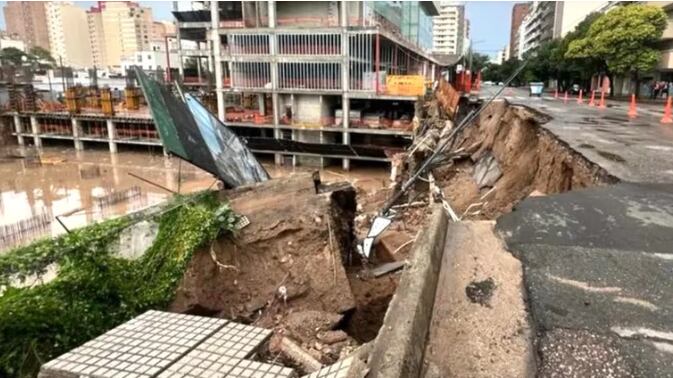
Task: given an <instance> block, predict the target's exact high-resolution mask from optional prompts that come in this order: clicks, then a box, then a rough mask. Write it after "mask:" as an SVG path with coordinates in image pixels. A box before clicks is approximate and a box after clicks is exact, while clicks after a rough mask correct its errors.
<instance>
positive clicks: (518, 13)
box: [509, 3, 530, 58]
mask: <svg viewBox="0 0 673 378" xmlns="http://www.w3.org/2000/svg"><path fill="white" fill-rule="evenodd" d="M529 7H530V3H518V4H514V6H513V7H512V23H511V27H510V31H509V56H511V57H519V58H520V53H521V51H520V47H519V45H520V43H519V36H520V34H519V28H520V27H521V24H522V23H523V19H524V17H526V14H528V10H529Z"/></svg>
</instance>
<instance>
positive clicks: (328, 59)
mask: <svg viewBox="0 0 673 378" xmlns="http://www.w3.org/2000/svg"><path fill="white" fill-rule="evenodd" d="M196 6H201V7H202V9H191V10H178V9H177V4H176V5H175V9H176V11H174V15H175V18H176V20H177V26H178V28H177V29H178V33H179V39H180V40H181V41H182V44H181V46H180V49H179V50H180V51H179V56H180V57H181V59H180V62H179V73H180V76H182V77H183V78H184V82H185V83H190V84H193V88H198V87H201V88H203V87H204V86H207V85H208V83H212V82H213V81H212V80H209V79H211V78H212V79H214V89H215V93H216V103H217V114H218V117H219V118H220V119H221V120H223V121H225V123H226V124H227V125H229V126H230V127H232V128H234V129H235V130H236V132H237V133H238V134H239V135H242V136H245V137H246V138H247V140H248V144H249V146H250V147H251V148H252V149H253V151H255V152H257V153H268V154H272V155H274V156H275V161H276V163H277V164H283V163H284V162H285V161H286V160H290V159H291V161H292V164H298V163H304V162H307V161H310V162H311V163H313V164H319V165H321V166H322V165H325V164H327V161H326V160H327V159H332V160H334V159H339V160H341V161H342V162H343V163H342V164H343V167H344V168H345V169H348V168H349V166H350V162H351V160H370V161H387V160H388V159H389V156H390V154H391V153H392V152H395V151H397V150H400V149H402V148H404V147H406V146H407V145H408V144H409V143H410V140H411V138H412V133H413V130H412V120H413V117H414V105H415V102H416V100H417V99H418V96H419V95H423V94H424V92H425V90H426V88H427V84H428V83H431V82H433V81H434V80H435V79H436V78H438V77H439V75H440V70H441V67H440V64H439V62H438V61H437V60H436V59H435V58H434V57H433V56H432V55H431V54H430V53H429V52H428V50H427V48H429V47H430V46H431V43H432V19H431V17H432V16H435V15H437V8H436V6H435V4H434V3H433V2H429V1H428V2H425V1H422V2H383V1H381V2H378V1H377V2H371V1H362V2H347V1H330V2H298V1H282V2H280V1H278V2H276V1H220V2H201V3H198V4H196ZM186 41H191V42H190V43H191V46H196V47H197V48H196V49H191V48H190V49H186V48H183V45H184V44H185V43H186ZM195 62H196V64H195ZM194 66H196V67H197V69H196V70H195V69H194ZM204 70H205V71H208V73H204ZM210 72H212V73H213V74H210ZM272 139H276V140H283V141H285V140H286V141H287V143H283V146H284V147H283V148H284V150H283V151H278V148H277V147H276V146H278V144H277V143H271V142H270V140H272Z"/></svg>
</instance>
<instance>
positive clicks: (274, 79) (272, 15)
mask: <svg viewBox="0 0 673 378" xmlns="http://www.w3.org/2000/svg"><path fill="white" fill-rule="evenodd" d="M267 7H268V8H267V13H268V16H269V28H275V27H276V2H275V1H273V0H271V1H267ZM276 46H278V39H277V38H276V33H270V34H269V55H270V56H272V57H274V58H275V56H276V51H277V48H276ZM271 90H272V91H273V92H272V95H271V105H272V108H273V110H272V111H273V135H274V138H276V139H280V137H281V131H280V129H279V126H280V116H279V114H280V110H279V106H280V105H279V103H280V101H279V100H278V92H277V90H278V63H276V60H275V59H274V60H273V61H272V62H271ZM293 135H294V134H293ZM295 158H296V157H293V158H292V162H293V163H294V161H295ZM273 160H274V162H275V163H276V165H282V164H283V155H281V154H274V155H273Z"/></svg>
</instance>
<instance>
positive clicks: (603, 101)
mask: <svg viewBox="0 0 673 378" xmlns="http://www.w3.org/2000/svg"><path fill="white" fill-rule="evenodd" d="M598 107H599V108H600V109H605V92H604V91H601V102H599V103H598Z"/></svg>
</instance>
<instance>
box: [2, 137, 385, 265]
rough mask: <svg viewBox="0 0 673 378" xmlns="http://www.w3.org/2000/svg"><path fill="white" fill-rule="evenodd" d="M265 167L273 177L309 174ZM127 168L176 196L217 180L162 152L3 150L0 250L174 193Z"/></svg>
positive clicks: (359, 179)
mask: <svg viewBox="0 0 673 378" xmlns="http://www.w3.org/2000/svg"><path fill="white" fill-rule="evenodd" d="M264 165H265V166H266V168H267V170H268V171H269V174H270V175H271V176H272V177H278V176H285V175H288V174H292V173H295V172H305V171H312V169H310V168H303V167H302V168H300V167H296V168H292V167H275V166H273V165H272V164H271V163H264ZM313 170H314V169H313ZM129 173H133V174H136V175H139V176H142V177H144V178H145V179H147V180H150V181H152V182H154V183H156V184H159V185H161V186H164V187H165V188H167V189H170V190H172V191H176V192H177V191H178V190H179V191H180V192H181V193H189V192H193V191H197V190H202V189H206V188H209V187H211V186H212V185H213V184H214V178H213V177H212V176H211V175H210V174H208V173H207V172H204V171H202V170H200V169H199V168H196V167H194V166H192V165H191V164H189V163H186V162H180V160H179V159H176V158H169V157H165V156H163V155H162V154H161V153H158V154H150V153H149V152H132V151H124V152H120V153H118V154H110V153H109V152H108V151H105V150H85V151H75V150H74V149H71V148H54V147H51V148H43V149H42V150H40V151H39V152H38V151H37V150H34V149H29V148H18V147H12V148H4V149H0V252H1V251H4V250H8V249H10V248H12V247H16V246H18V245H23V244H26V243H28V242H30V241H32V240H35V239H37V238H41V237H45V236H57V235H60V234H62V233H65V232H66V231H65V228H68V229H74V228H78V227H82V226H86V225H88V224H91V223H93V222H97V221H101V220H103V219H108V218H113V217H116V216H120V215H124V214H128V213H131V212H134V211H138V210H141V209H143V208H145V207H148V206H152V205H156V204H158V203H160V202H163V201H165V200H167V199H168V198H169V197H170V196H172V193H171V192H170V191H168V190H166V189H162V188H160V187H157V186H154V185H151V184H148V183H146V182H143V181H141V180H139V179H137V178H134V177H132V176H131V175H129ZM178 177H179V178H180V179H179V180H178ZM321 177H322V179H323V181H325V182H331V181H344V180H345V181H349V182H351V183H352V184H353V185H354V186H357V187H360V188H362V189H363V190H365V191H368V192H369V191H375V190H378V189H380V188H383V187H385V186H387V185H388V172H387V169H385V168H369V167H367V168H358V169H355V170H353V171H351V172H343V171H341V170H340V169H338V168H330V169H324V170H322V171H321ZM56 217H58V219H56ZM58 220H60V221H61V222H62V223H63V224H62V225H61V224H60V223H59V222H58Z"/></svg>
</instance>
